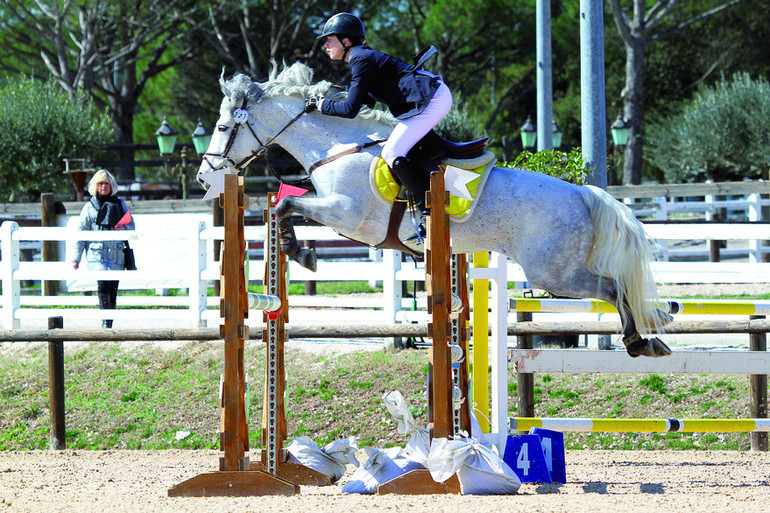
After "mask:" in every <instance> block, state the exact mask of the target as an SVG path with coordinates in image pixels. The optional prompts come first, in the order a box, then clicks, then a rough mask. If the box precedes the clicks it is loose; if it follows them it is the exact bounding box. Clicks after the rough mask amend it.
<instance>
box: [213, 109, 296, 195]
mask: <svg viewBox="0 0 770 513" xmlns="http://www.w3.org/2000/svg"><path fill="white" fill-rule="evenodd" d="M246 107H247V101H246V99H244V100H243V104H242V105H241V108H240V110H241V111H244V112H248V111H246ZM303 114H305V110H304V109H303V110H302V111H300V113H299V114H297V115H296V116H294V117H293V118H292V119H291V120H290V121H289V122H288V123H286V125H284V127H283V128H281V129H280V130H279V131H278V133H276V134H275V135H274V136H272V137H271V138H270V139H268V140H267V142H264V143H263V142H262V140H261V139H260V138H259V136H258V135H257V133H256V132H255V131H254V128H252V126H251V123H249V119H248V116H247V117H246V118H245V119H244V120H243V121H241V122H238V121H236V123H235V126H234V127H233V130H232V131H231V132H230V137H229V138H228V139H227V143H226V144H225V149H224V151H222V153H212V152H208V151H207V152H206V153H204V154H203V156H202V160H203V161H204V162H205V163H206V164H208V165H209V167H210V168H211V171H219V170H221V169H225V168H228V167H232V168H233V169H235V171H236V172H240V171H241V170H243V169H244V168H246V167H247V166H248V165H249V164H251V163H252V162H254V161H255V160H257V159H258V158H259V157H261V156H263V155H264V157H265V161H266V162H267V168H268V169H269V170H270V174H272V175H273V176H274V177H275V178H277V179H278V180H280V181H281V183H286V184H289V185H292V184H300V183H302V182H305V181H307V180H308V179H309V178H310V175H308V176H306V177H305V178H302V179H300V180H293V181H289V180H284V179H283V178H281V177H280V176H279V175H278V174H277V173H276V172H275V170H274V169H273V166H272V164H271V163H270V159H269V157H268V147H269V146H270V144H272V143H273V141H275V139H276V138H277V137H278V136H279V135H281V134H282V133H283V132H284V131H286V129H287V128H289V127H290V126H291V125H293V124H294V123H296V122H297V120H298V119H299V118H301V117H302V115H303ZM242 126H246V128H248V129H249V132H251V135H252V137H254V139H256V141H257V143H258V144H259V148H257V149H256V150H253V151H252V152H251V153H250V154H249V155H247V156H246V157H244V158H243V159H242V160H241V161H240V162H235V161H234V160H233V159H232V158H230V155H229V154H230V149H231V148H232V147H233V143H234V142H235V138H236V137H237V136H238V131H239V130H240V128H241V127H242ZM207 157H217V158H220V159H222V160H221V162H220V165H219V167H215V166H214V165H213V164H212V163H211V161H210V160H209V159H208V158H207ZM228 163H229V165H227V164H228Z"/></svg>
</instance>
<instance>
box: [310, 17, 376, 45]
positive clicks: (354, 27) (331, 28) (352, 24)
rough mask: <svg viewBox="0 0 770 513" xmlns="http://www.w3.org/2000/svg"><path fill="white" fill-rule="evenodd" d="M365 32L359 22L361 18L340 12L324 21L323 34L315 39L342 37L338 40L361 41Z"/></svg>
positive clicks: (362, 23)
mask: <svg viewBox="0 0 770 513" xmlns="http://www.w3.org/2000/svg"><path fill="white" fill-rule="evenodd" d="M365 32H366V30H365V29H364V22H363V21H361V18H359V17H358V16H356V15H355V14H350V13H349V12H341V13H338V14H335V15H334V16H332V17H331V18H329V19H328V20H327V21H326V23H325V24H324V29H323V32H321V35H320V36H318V37H317V38H316V39H322V38H324V37H327V36H331V35H337V36H338V37H339V36H343V37H340V39H343V38H344V37H347V38H348V39H351V40H352V39H354V38H357V39H363V38H364V36H365Z"/></svg>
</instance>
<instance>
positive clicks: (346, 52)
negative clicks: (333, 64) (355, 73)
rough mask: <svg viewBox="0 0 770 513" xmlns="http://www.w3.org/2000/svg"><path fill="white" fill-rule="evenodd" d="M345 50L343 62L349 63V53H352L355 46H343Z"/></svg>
mask: <svg viewBox="0 0 770 513" xmlns="http://www.w3.org/2000/svg"><path fill="white" fill-rule="evenodd" d="M343 48H344V50H343V51H342V60H343V61H345V62H347V59H348V53H349V52H350V49H351V48H353V45H348V46H343Z"/></svg>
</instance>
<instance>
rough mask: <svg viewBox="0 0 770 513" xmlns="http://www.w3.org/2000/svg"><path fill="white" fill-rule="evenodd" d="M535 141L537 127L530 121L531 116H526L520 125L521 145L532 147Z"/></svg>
mask: <svg viewBox="0 0 770 513" xmlns="http://www.w3.org/2000/svg"><path fill="white" fill-rule="evenodd" d="M535 141H537V128H535V124H534V123H533V122H532V116H527V120H526V121H525V122H524V124H523V125H521V145H522V146H523V147H524V148H525V149H526V148H534V147H535Z"/></svg>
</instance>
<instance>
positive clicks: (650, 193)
mask: <svg viewBox="0 0 770 513" xmlns="http://www.w3.org/2000/svg"><path fill="white" fill-rule="evenodd" d="M607 192H609V193H610V194H612V195H613V196H614V197H616V198H658V197H660V196H666V197H687V196H707V195H715V196H721V195H725V196H727V195H730V196H732V195H736V196H738V195H744V194H754V193H759V194H770V182H766V181H764V180H756V181H751V182H717V183H679V184H677V183H674V184H654V185H614V186H609V187H607Z"/></svg>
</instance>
